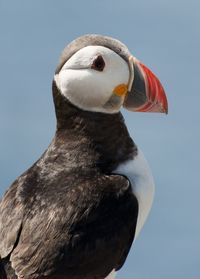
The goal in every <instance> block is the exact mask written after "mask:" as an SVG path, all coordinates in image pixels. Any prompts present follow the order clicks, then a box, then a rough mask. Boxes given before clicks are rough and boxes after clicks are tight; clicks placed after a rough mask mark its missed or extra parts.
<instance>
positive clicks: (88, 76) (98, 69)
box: [54, 46, 130, 113]
mask: <svg viewBox="0 0 200 279" xmlns="http://www.w3.org/2000/svg"><path fill="white" fill-rule="evenodd" d="M129 76H130V71H129V66H128V63H127V62H126V61H125V60H124V59H123V58H121V57H120V56H119V55H118V54H116V53H115V52H114V51H112V50H110V49H108V48H106V47H102V46H87V47H84V48H82V49H80V50H79V51H77V52H76V53H75V54H74V55H73V56H72V57H71V58H70V59H69V60H68V61H67V62H66V63H65V64H64V65H63V67H62V69H61V70H60V72H59V73H58V74H57V75H55V77H54V78H55V81H56V84H57V87H58V89H59V90H60V92H61V94H63V95H64V96H65V97H66V98H67V99H68V100H69V101H70V102H71V103H72V104H74V105H75V106H77V107H79V108H81V109H83V110H89V111H98V112H106V113H115V112H118V111H119V110H120V107H121V105H122V104H123V101H124V97H125V95H123V94H122V95H116V94H115V93H114V92H113V91H114V89H115V88H116V87H117V86H119V85H121V84H123V85H127V86H128V82H129Z"/></svg>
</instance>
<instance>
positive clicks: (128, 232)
mask: <svg viewBox="0 0 200 279" xmlns="http://www.w3.org/2000/svg"><path fill="white" fill-rule="evenodd" d="M52 92H53V100H54V104H55V114H56V119H57V126H56V132H55V136H54V138H53V140H52V141H51V143H50V145H49V147H48V148H47V149H46V151H45V152H44V153H43V154H42V155H41V157H40V158H39V159H38V160H37V161H36V162H35V163H34V164H33V165H32V166H31V167H30V168H29V169H28V170H27V171H25V172H24V173H23V174H22V175H21V176H19V177H18V178H17V179H16V180H15V181H14V182H13V183H12V185H11V186H10V188H9V189H8V190H7V191H6V193H5V194H4V196H3V198H2V199H1V202H0V278H1V279H105V278H106V279H113V278H114V277H115V275H116V273H117V271H118V270H119V269H120V268H121V267H122V266H123V264H124V262H125V261H126V258H127V256H128V253H129V251H130V247H131V246H132V243H133V242H134V241H135V239H136V238H137V236H138V235H139V233H140V231H141V229H142V227H143V225H144V223H145V221H146V218H147V216H148V214H149V211H150V209H151V206H152V202H153V197H154V180H153V176H152V173H151V170H150V168H149V165H148V163H147V161H146V159H145V157H144V155H143V153H142V151H141V150H140V149H139V148H138V146H137V145H136V143H135V142H134V141H133V139H132V138H131V137H130V135H129V132H128V130H127V127H126V124H125V121H124V118H123V116H122V114H121V112H120V110H121V109H122V108H124V109H127V110H129V111H132V112H160V113H167V111H168V104H167V97H166V94H165V91H164V89H163V87H162V85H161V82H160V81H159V79H158V78H157V77H156V75H155V74H154V73H153V72H152V71H151V70H149V68H147V67H146V66H145V65H144V64H142V63H141V62H140V61H139V60H138V59H136V58H135V57H134V56H133V55H132V54H131V53H130V52H129V50H128V48H127V47H126V45H124V44H123V43H121V42H120V41H118V40H117V39H113V38H111V37H107V36H102V35H97V34H89V35H84V36H81V37H79V38H77V39H75V40H74V41H72V42H71V43H70V44H69V45H67V46H66V47H65V49H64V50H63V52H62V54H61V57H60V60H59V63H58V66H57V68H56V71H55V75H54V77H53V83H52Z"/></svg>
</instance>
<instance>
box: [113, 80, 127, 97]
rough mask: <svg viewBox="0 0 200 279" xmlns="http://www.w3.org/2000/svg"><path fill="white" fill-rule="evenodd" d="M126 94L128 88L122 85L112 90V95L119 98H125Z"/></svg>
mask: <svg viewBox="0 0 200 279" xmlns="http://www.w3.org/2000/svg"><path fill="white" fill-rule="evenodd" d="M127 92H128V86H127V85H126V84H123V83H122V84H119V85H117V86H116V87H115V88H114V90H113V93H114V94H115V95H117V96H119V97H123V96H125V95H126V94H127Z"/></svg>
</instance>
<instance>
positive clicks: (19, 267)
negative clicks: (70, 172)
mask: <svg viewBox="0 0 200 279" xmlns="http://www.w3.org/2000/svg"><path fill="white" fill-rule="evenodd" d="M32 180H35V181H36V180H37V179H36V178H35V176H33V177H32V178H31V179H29V184H31V181H32ZM76 182H78V183H77V185H76V186H74V183H75V181H74V178H73V177H72V176H69V177H68V178H66V177H65V179H62V176H61V178H59V181H57V184H55V181H54V180H53V179H52V181H51V182H49V184H48V187H47V188H45V187H44V188H42V187H43V186H44V182H42V181H40V185H39V187H37V189H40V188H42V189H43V190H42V191H41V193H38V194H37V195H35V196H34V193H33V192H32V194H30V193H29V195H30V197H31V200H26V203H27V204H25V206H24V207H22V205H21V203H20V201H19V197H18V196H17V194H16V193H17V191H16V189H17V185H18V183H19V182H17V183H16V184H14V185H13V186H12V187H11V189H10V190H9V192H8V193H7V194H6V196H5V197H4V199H3V200H2V202H1V212H2V215H1V227H2V228H3V229H2V232H1V234H0V239H1V246H0V251H1V255H2V256H1V257H2V258H3V257H6V256H7V255H8V254H10V261H11V262H12V267H13V268H14V270H15V272H16V274H17V275H18V276H19V277H20V278H24V279H35V278H42V276H46V277H45V278H68V277H69V278H74V279H77V278H78V279H80V274H85V276H84V279H87V278H88V279H90V278H101V277H106V276H107V275H108V274H109V273H110V272H111V270H113V269H119V268H120V267H121V265H122V264H123V263H124V261H125V259H126V256H127V254H128V251H129V249H130V246H131V243H132V241H133V238H134V233H135V227H136V222H137V215H138V203H137V200H136V198H135V196H134V195H133V194H132V191H131V187H130V185H129V182H128V180H127V179H126V178H124V177H122V176H119V175H109V176H94V177H93V179H88V178H84V179H82V180H80V179H79V180H78V181H76ZM24 184H27V181H26V183H25V182H24ZM72 184H73V187H72ZM55 185H56V189H55ZM22 188H23V187H22ZM45 189H48V192H45V191H46V190H45ZM38 191H39V190H38ZM18 192H19V190H18ZM36 192H37V191H36ZM23 195H25V193H24V191H23V193H21V194H20V196H23ZM25 196H27V194H26V195H25ZM6 219H7V220H6ZM4 222H5V226H4V225H3V224H4ZM2 225H3V226H2ZM6 235H10V236H8V237H6ZM4 237H6V238H4ZM52 274H54V275H55V277H52ZM76 274H77V277H76ZM67 276H68V277H67Z"/></svg>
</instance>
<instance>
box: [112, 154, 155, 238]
mask: <svg viewBox="0 0 200 279" xmlns="http://www.w3.org/2000/svg"><path fill="white" fill-rule="evenodd" d="M113 173H117V174H122V175H125V176H126V177H127V178H128V179H129V181H130V182H131V185H132V188H133V193H134V194H135V196H136V198H137V200H138V203H139V213H138V220H137V226H136V232H135V238H136V237H137V236H138V234H139V232H140V230H141V229H142V227H143V225H144V223H145V221H146V218H147V216H148V214H149V211H150V209H151V206H152V202H153V197H154V180H153V176H152V174H151V170H150V168H149V165H148V163H147V161H146V159H145V157H144V155H143V153H142V151H141V150H138V155H137V156H136V157H134V158H133V159H132V160H129V161H126V162H125V163H123V164H121V165H119V166H118V167H117V169H116V170H115V171H114V172H113Z"/></svg>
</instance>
